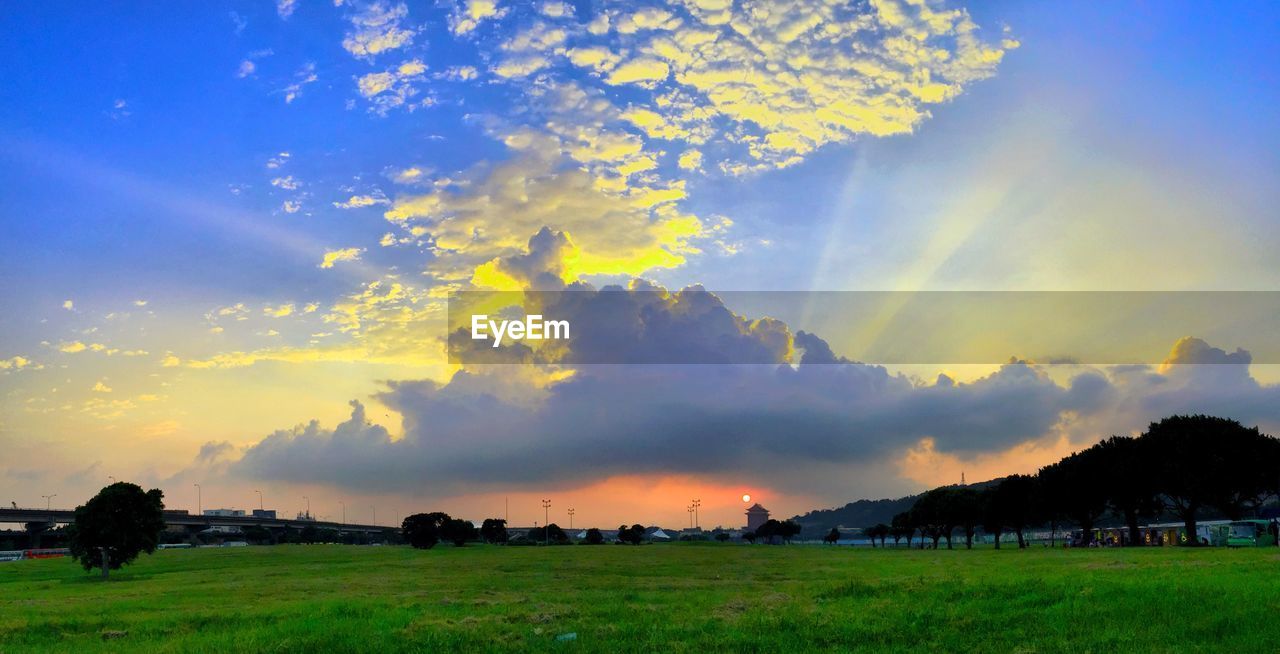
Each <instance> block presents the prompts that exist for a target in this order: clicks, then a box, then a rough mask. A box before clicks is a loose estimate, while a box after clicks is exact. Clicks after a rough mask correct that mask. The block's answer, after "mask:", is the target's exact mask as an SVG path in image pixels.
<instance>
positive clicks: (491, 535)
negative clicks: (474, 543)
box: [480, 518, 509, 544]
mask: <svg viewBox="0 0 1280 654" xmlns="http://www.w3.org/2000/svg"><path fill="white" fill-rule="evenodd" d="M480 537H481V538H483V539H484V542H486V543H490V544H494V543H505V542H507V539H508V538H509V536H508V535H507V521H506V520H503V519H502V518H485V519H484V522H483V523H481V524H480Z"/></svg>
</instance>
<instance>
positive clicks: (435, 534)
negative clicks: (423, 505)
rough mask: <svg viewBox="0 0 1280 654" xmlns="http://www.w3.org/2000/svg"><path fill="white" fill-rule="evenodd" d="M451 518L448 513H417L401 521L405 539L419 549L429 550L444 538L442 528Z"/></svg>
mask: <svg viewBox="0 0 1280 654" xmlns="http://www.w3.org/2000/svg"><path fill="white" fill-rule="evenodd" d="M450 519H451V518H450V517H449V514H448V513H440V512H433V513H415V514H413V515H411V516H408V517H406V518H405V519H404V522H402V523H400V530H401V531H402V532H403V533H404V539H405V541H406V542H408V543H409V544H410V545H412V546H414V547H415V548H417V549H425V550H429V549H431V548H433V547H435V546H436V543H439V542H440V539H441V538H442V536H441V534H440V528H441V527H443V526H444V524H445V523H446V522H448V521H449V520H450Z"/></svg>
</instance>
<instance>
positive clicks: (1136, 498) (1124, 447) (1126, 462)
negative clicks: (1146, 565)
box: [1089, 436, 1160, 546]
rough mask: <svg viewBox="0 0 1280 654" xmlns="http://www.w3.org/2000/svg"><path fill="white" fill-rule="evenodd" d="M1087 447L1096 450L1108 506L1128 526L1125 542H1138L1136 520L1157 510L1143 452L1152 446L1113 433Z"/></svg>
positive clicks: (1150, 476) (1157, 505)
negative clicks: (1148, 446)
mask: <svg viewBox="0 0 1280 654" xmlns="http://www.w3.org/2000/svg"><path fill="white" fill-rule="evenodd" d="M1089 449H1090V450H1094V451H1095V454H1096V456H1097V457H1098V460H1099V461H1100V465H1101V468H1102V471H1101V472H1102V475H1103V478H1104V479H1106V498H1107V505H1108V506H1109V507H1110V508H1111V511H1112V512H1113V513H1115V514H1116V515H1117V516H1119V517H1120V518H1122V519H1124V524H1125V526H1126V527H1127V528H1128V531H1129V537H1128V539H1127V540H1128V544H1129V545H1131V546H1136V545H1141V544H1142V533H1141V531H1140V530H1139V529H1138V520H1139V519H1141V518H1149V517H1154V516H1156V515H1158V514H1159V513H1160V501H1159V498H1158V497H1157V495H1158V493H1157V490H1156V483H1155V479H1154V478H1153V476H1152V474H1151V470H1152V465H1151V457H1150V456H1149V455H1148V453H1147V452H1146V451H1145V450H1148V449H1153V448H1147V447H1145V446H1144V444H1143V443H1142V442H1141V440H1140V439H1135V438H1129V437H1127V436H1112V437H1111V438H1108V439H1106V440H1104V441H1101V442H1099V443H1098V444H1097V445H1094V446H1093V447H1091V448H1089ZM1151 454H1156V452H1151Z"/></svg>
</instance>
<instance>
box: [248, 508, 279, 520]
mask: <svg viewBox="0 0 1280 654" xmlns="http://www.w3.org/2000/svg"><path fill="white" fill-rule="evenodd" d="M253 517H255V518H267V519H270V520H275V519H276V510H275V509H254V510H253Z"/></svg>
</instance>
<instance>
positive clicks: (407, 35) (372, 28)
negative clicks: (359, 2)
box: [342, 2, 413, 57]
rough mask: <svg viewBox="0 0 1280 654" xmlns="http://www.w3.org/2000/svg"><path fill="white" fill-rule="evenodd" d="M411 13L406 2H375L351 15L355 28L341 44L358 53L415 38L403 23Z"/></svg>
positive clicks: (372, 52) (377, 51)
mask: <svg viewBox="0 0 1280 654" xmlns="http://www.w3.org/2000/svg"><path fill="white" fill-rule="evenodd" d="M408 15H409V8H408V7H407V6H406V5H405V4H404V3H403V2H401V3H398V4H391V3H388V2H374V3H371V4H368V5H366V6H365V7H364V8H363V9H361V10H360V11H358V12H356V13H355V14H353V15H352V16H351V26H352V30H351V31H349V32H347V35H346V38H344V39H343V40H342V47H343V48H344V49H346V51H347V52H350V53H351V54H352V55H355V56H357V57H372V56H374V55H377V54H380V53H382V52H386V51H388V50H395V49H398V48H402V47H404V46H406V45H409V44H410V43H412V42H413V31H411V30H408V29H405V28H403V27H401V23H402V21H404V19H405V18H406V17H407V16H408Z"/></svg>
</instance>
